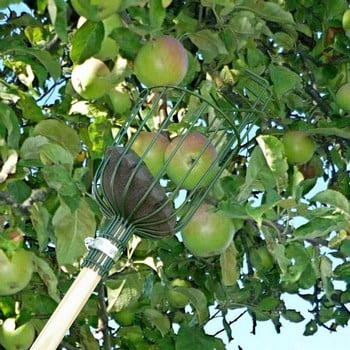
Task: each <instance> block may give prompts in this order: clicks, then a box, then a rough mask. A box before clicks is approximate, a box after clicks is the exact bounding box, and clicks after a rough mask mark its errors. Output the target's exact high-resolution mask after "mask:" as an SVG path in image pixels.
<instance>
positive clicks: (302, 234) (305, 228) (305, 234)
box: [291, 216, 339, 240]
mask: <svg viewBox="0 0 350 350" xmlns="http://www.w3.org/2000/svg"><path fill="white" fill-rule="evenodd" d="M338 221H339V219H337V217H336V216H334V217H333V218H322V217H320V218H314V219H311V220H310V221H309V222H308V223H306V224H304V225H301V226H299V227H298V228H297V229H296V230H294V232H293V233H294V237H295V238H294V239H302V240H304V239H314V238H319V237H325V236H327V235H328V234H329V233H331V232H332V231H333V230H336V229H338V228H339V222H338ZM294 239H293V238H292V239H291V240H294Z"/></svg>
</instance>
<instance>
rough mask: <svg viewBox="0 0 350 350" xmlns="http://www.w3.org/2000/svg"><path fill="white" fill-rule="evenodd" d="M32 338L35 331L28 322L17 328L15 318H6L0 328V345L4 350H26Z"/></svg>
mask: <svg viewBox="0 0 350 350" xmlns="http://www.w3.org/2000/svg"><path fill="white" fill-rule="evenodd" d="M34 337H35V329H34V326H33V324H32V323H31V322H30V321H29V322H27V323H24V324H22V325H20V326H17V325H16V319H15V318H7V319H6V320H5V321H4V323H3V324H2V325H1V326H0V344H1V345H2V346H3V347H4V348H5V349H6V350H27V349H29V347H30V345H31V344H32V343H33V341H34Z"/></svg>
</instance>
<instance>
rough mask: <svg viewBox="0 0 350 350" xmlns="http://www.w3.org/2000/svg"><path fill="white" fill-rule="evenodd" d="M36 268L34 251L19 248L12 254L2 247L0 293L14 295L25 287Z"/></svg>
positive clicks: (0, 252) (0, 255) (0, 254)
mask: <svg viewBox="0 0 350 350" xmlns="http://www.w3.org/2000/svg"><path fill="white" fill-rule="evenodd" d="M33 270H34V264H33V259H32V253H30V252H28V251H26V250H24V249H17V250H15V251H14V252H12V255H11V256H7V255H6V253H5V252H4V251H3V250H2V249H0V281H1V283H0V295H12V294H15V293H18V292H19V291H21V290H22V289H24V288H25V287H26V286H27V285H28V284H29V282H30V280H31V278H32V275H33Z"/></svg>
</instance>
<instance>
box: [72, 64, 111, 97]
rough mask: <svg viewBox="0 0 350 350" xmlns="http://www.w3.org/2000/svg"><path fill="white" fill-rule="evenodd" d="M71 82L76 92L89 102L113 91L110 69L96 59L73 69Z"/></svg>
mask: <svg viewBox="0 0 350 350" xmlns="http://www.w3.org/2000/svg"><path fill="white" fill-rule="evenodd" d="M71 81H72V86H73V88H74V90H75V91H76V92H77V93H78V94H79V95H80V96H82V97H83V98H85V99H87V100H90V99H91V100H95V99H98V98H100V97H102V96H103V95H105V94H106V93H107V92H108V91H109V90H110V89H111V76H110V71H109V69H108V67H107V66H106V65H105V64H104V63H103V62H102V61H101V60H99V59H97V58H94V57H91V58H88V59H87V60H86V61H84V62H83V63H81V64H79V65H76V66H75V67H74V68H73V70H72V76H71Z"/></svg>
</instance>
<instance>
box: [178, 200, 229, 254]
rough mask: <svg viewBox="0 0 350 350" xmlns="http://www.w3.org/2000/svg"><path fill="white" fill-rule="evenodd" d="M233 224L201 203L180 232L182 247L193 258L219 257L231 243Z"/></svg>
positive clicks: (209, 205) (212, 208)
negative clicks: (193, 256)
mask: <svg viewBox="0 0 350 350" xmlns="http://www.w3.org/2000/svg"><path fill="white" fill-rule="evenodd" d="M234 233H235V229H234V225H233V222H232V220H231V219H230V218H228V217H227V216H224V215H223V214H222V213H221V212H219V211H217V209H216V208H215V207H214V206H213V205H211V204H207V203H203V204H201V205H200V207H199V208H198V209H197V211H196V212H195V213H194V215H193V216H192V218H191V219H190V220H189V222H188V223H187V224H186V225H185V227H184V228H183V229H182V231H181V236H182V240H183V244H184V246H185V247H186V248H187V249H188V250H189V251H190V252H191V253H192V254H193V255H195V256H198V257H210V256H215V255H220V254H221V253H223V252H224V251H225V250H226V248H227V247H228V246H229V245H230V243H231V242H232V239H233V236H234Z"/></svg>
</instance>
